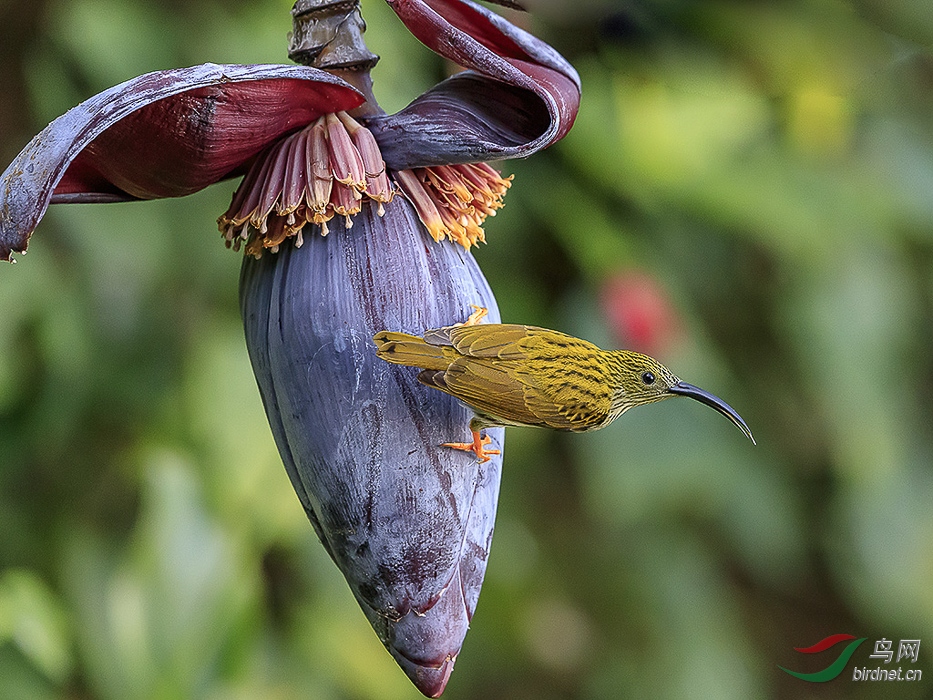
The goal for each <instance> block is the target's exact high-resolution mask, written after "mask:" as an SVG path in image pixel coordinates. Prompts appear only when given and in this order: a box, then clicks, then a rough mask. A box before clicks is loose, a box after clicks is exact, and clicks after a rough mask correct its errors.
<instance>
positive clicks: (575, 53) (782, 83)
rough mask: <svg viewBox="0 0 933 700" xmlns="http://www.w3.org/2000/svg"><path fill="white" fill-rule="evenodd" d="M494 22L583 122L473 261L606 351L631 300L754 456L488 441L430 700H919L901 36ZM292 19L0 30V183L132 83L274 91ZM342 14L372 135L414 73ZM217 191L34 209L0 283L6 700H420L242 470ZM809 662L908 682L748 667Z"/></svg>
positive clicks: (719, 20) (919, 274)
mask: <svg viewBox="0 0 933 700" xmlns="http://www.w3.org/2000/svg"><path fill="white" fill-rule="evenodd" d="M527 4H528V5H529V6H530V7H531V9H532V10H533V11H534V13H535V14H534V15H533V16H532V17H527V16H520V15H515V14H514V13H513V14H510V17H513V18H515V19H516V21H520V22H522V23H524V24H525V25H526V26H527V27H528V28H529V29H531V30H532V31H534V32H535V33H536V34H538V35H540V36H542V37H543V38H545V39H547V40H549V41H551V42H552V43H553V44H554V45H555V46H556V47H557V48H558V49H559V50H561V51H562V52H563V53H564V54H565V55H566V56H567V57H568V58H570V60H571V61H572V62H573V63H574V64H575V65H576V66H577V67H578V69H579V71H580V73H581V76H582V79H583V86H584V93H583V102H582V106H581V110H580V115H579V118H578V121H577V124H576V126H575V127H574V129H573V131H572V132H571V134H570V135H569V136H568V137H567V138H566V139H565V140H564V141H563V142H561V143H560V144H558V145H557V146H556V147H554V148H552V149H550V150H549V151H547V152H545V153H542V154H538V155H536V156H535V157H533V158H531V159H529V160H528V161H521V162H514V163H513V162H509V163H505V164H503V168H504V170H505V171H506V172H514V173H515V174H516V179H515V183H514V186H513V188H512V190H511V192H510V194H509V196H508V198H507V200H506V201H507V204H508V206H507V207H506V208H505V209H503V210H502V211H501V212H500V214H499V216H498V217H496V218H495V219H491V220H490V221H489V222H488V224H487V236H488V240H489V244H488V246H486V247H484V248H483V249H482V250H480V251H479V253H478V258H479V259H480V262H481V264H482V265H483V267H484V270H485V271H486V273H487V275H488V277H489V280H490V282H491V284H492V287H493V289H494V290H496V292H497V296H498V298H499V302H500V306H501V309H502V313H503V317H504V318H506V319H507V320H510V321H516V322H523V323H535V324H539V325H545V326H551V327H555V328H560V329H562V330H566V331H568V332H572V333H576V334H578V335H582V336H584V337H587V338H589V339H591V340H593V341H596V342H599V343H601V344H604V345H606V346H612V345H615V346H622V345H624V346H629V347H633V346H634V347H638V344H639V343H640V342H643V341H644V342H647V341H646V337H647V336H646V335H645V334H646V333H648V335H649V336H650V335H651V331H652V323H657V322H659V321H658V317H657V315H655V314H653V313H648V314H647V316H646V318H644V319H643V320H642V325H641V326H639V327H638V328H636V327H634V326H631V325H629V326H626V325H625V323H621V324H620V323H618V322H616V323H612V322H610V319H613V318H617V316H618V314H616V313H615V312H616V311H619V309H614V308H612V307H613V306H618V305H620V304H621V305H625V304H632V305H634V304H636V303H641V302H638V301H637V298H627V297H625V296H624V295H623V296H621V297H620V296H618V295H616V296H612V295H607V294H606V293H605V290H606V289H607V285H610V284H611V283H612V282H613V281H614V280H616V281H617V280H619V279H632V278H633V276H634V279H641V280H645V279H648V280H651V281H652V284H651V285H649V286H650V289H649V292H650V294H649V296H651V295H653V296H654V297H655V298H654V302H653V303H654V304H655V306H658V307H659V308H663V309H667V313H668V315H669V316H671V317H672V318H673V319H674V322H673V323H674V326H675V327H674V328H673V329H668V330H669V331H670V332H668V333H666V334H660V335H659V334H655V336H652V337H655V338H656V339H657V338H661V339H662V340H663V342H660V341H659V342H660V344H657V343H656V344H655V347H653V348H651V350H652V352H654V353H655V354H657V355H659V356H660V358H661V359H662V360H663V361H665V362H666V363H667V364H668V365H669V366H671V367H673V368H674V369H675V371H677V372H678V374H680V375H681V376H683V377H685V378H686V379H687V380H688V381H691V382H695V383H697V384H699V385H701V386H703V387H705V388H707V389H709V390H711V391H714V392H715V393H717V394H719V395H721V396H723V397H726V398H727V400H729V401H730V403H732V404H733V405H734V406H735V407H736V408H737V409H738V410H739V411H740V412H741V413H742V414H743V416H744V417H745V419H746V420H747V421H748V423H749V425H750V426H751V427H752V428H753V430H754V432H755V435H756V437H757V438H758V443H759V444H758V447H752V446H751V445H750V444H749V443H748V442H747V441H745V440H743V438H742V437H741V435H739V434H738V432H737V431H735V430H734V428H732V427H731V426H729V425H728V423H727V422H726V421H724V420H722V419H721V418H718V417H717V416H715V415H714V414H713V413H712V412H710V411H708V410H706V409H704V408H702V407H700V406H696V405H692V404H690V405H688V403H689V402H665V403H663V404H658V405H656V406H654V407H652V408H650V409H642V410H640V411H636V412H634V413H633V414H631V415H628V416H626V417H625V418H624V419H623V420H622V421H620V422H619V423H618V424H616V425H615V426H613V427H612V428H610V429H608V430H606V431H603V432H600V433H596V434H591V435H585V436H576V435H558V434H551V433H546V432H543V431H541V432H539V431H533V430H523V429H510V430H509V434H508V442H509V445H508V451H507V458H506V466H505V472H504V475H503V484H502V496H501V500H500V509H499V516H498V523H497V530H496V539H495V544H494V546H493V549H492V556H491V559H490V562H489V570H488V573H487V577H486V585H485V587H484V590H483V594H482V596H481V599H480V604H479V608H478V611H477V614H476V617H475V618H474V623H473V629H472V631H471V632H470V634H469V635H468V637H467V641H466V644H465V647H464V651H463V653H462V655H461V657H460V659H459V661H458V664H457V670H456V672H455V673H454V675H453V678H452V681H451V683H450V686H449V688H448V691H447V693H446V695H445V697H448V698H450V699H451V700H456V699H457V698H473V697H485V698H517V699H519V700H520V699H523V698H528V699H531V698H535V699H538V698H541V699H549V698H594V699H596V698H600V699H602V698H623V697H635V698H684V697H704V698H736V699H739V698H742V699H745V698H756V697H761V698H765V697H782V698H799V697H813V698H842V697H846V698H849V697H856V698H861V697H878V696H882V695H885V694H888V696H890V697H904V698H920V697H928V696H929V692H930V691H929V686H930V683H931V682H933V666H931V662H930V659H931V658H933V656H931V654H933V652H931V649H933V517H931V512H933V429H931V426H933V399H931V397H933V197H931V192H933V53H931V51H930V50H929V49H928V47H929V46H930V45H931V44H933V10H931V9H930V7H928V5H927V3H924V2H911V1H910V0H899V1H897V2H890V1H886V0H851V1H850V2H843V1H841V0H787V1H782V2H776V1H775V2H765V3H759V2H740V1H738V0H735V1H731V2H728V1H718V0H717V1H712V2H704V3H693V2H686V1H685V0H630V1H626V2H623V1H622V0H617V1H615V2H613V1H611V0H576V1H575V2H573V3H564V2H562V1H559V0H527ZM289 6H290V3H289V2H286V1H285V0H253V1H252V2H246V0H228V1H227V2H224V3H221V2H218V1H216V0H198V1H197V2H181V1H180V0H170V1H169V2H166V3H162V4H158V5H157V4H153V3H144V2H140V1H139V0H43V1H42V2H37V3H13V2H9V1H8V2H0V20H2V21H0V60H2V65H3V71H2V74H0V87H2V88H3V90H4V95H5V97H4V98H3V99H2V100H0V134H2V135H0V155H2V156H3V162H4V163H6V162H8V161H9V160H10V159H12V157H13V156H14V155H15V153H16V152H17V151H18V150H19V149H20V148H21V147H22V146H23V145H24V144H25V142H26V141H27V140H28V138H29V137H30V136H31V135H32V134H33V133H35V132H37V131H38V130H39V129H40V128H41V127H42V126H43V125H44V124H45V123H46V122H48V121H49V120H51V119H53V118H54V117H56V116H57V115H59V114H60V113H62V112H64V111H65V110H66V109H68V108H69V107H71V106H72V105H73V104H75V103H77V102H79V101H80V100H82V99H84V98H86V97H88V96H89V95H91V94H93V93H95V92H97V91H99V90H101V89H104V88H106V87H109V86H110V85H112V84H114V83H116V82H119V81H121V80H124V79H127V78H130V77H132V76H134V75H136V74H139V73H142V72H146V71H149V70H154V69H158V68H168V67H173V66H180V65H189V64H194V63H200V62H204V61H214V62H281V61H282V60H283V59H284V57H285V33H286V32H287V31H288V29H289V27H290V20H289V15H288V10H289ZM363 6H364V15H365V17H366V19H367V22H368V24H369V31H368V33H367V35H366V36H367V40H368V42H369V44H370V46H371V48H372V49H373V50H374V51H376V52H377V53H379V54H381V55H382V57H383V60H382V62H381V63H380V65H379V67H378V68H377V69H376V71H375V72H374V78H375V82H376V91H377V96H378V97H379V99H380V101H381V102H382V104H383V106H384V107H385V108H386V109H387V110H390V111H392V110H395V109H398V108H400V107H402V106H404V105H405V104H406V103H407V102H408V100H410V99H412V98H413V97H414V96H416V95H417V94H419V93H420V92H422V91H423V90H424V89H426V88H427V87H429V86H430V85H432V84H434V83H435V82H437V80H439V79H440V78H442V77H443V75H444V71H445V70H446V69H447V67H445V66H444V65H443V64H442V63H441V62H440V61H439V60H438V59H436V58H435V57H433V55H432V54H430V52H428V51H427V50H426V49H423V48H422V47H421V46H420V45H419V44H418V43H417V42H416V41H415V40H414V39H412V38H411V37H410V36H409V35H408V33H407V31H406V30H405V29H404V27H402V25H401V24H400V23H399V22H398V21H397V20H396V19H395V17H394V15H393V14H392V13H391V12H390V11H389V10H388V9H387V8H386V7H385V6H384V4H383V3H382V2H380V0H363ZM231 189H232V187H231V186H230V185H219V186H216V187H214V188H211V189H210V190H208V191H206V192H204V193H201V194H198V195H196V196H193V197H189V198H185V199H182V200H177V201H170V202H151V203H140V204H127V205H102V206H82V207H64V208H59V207H53V208H52V209H51V210H50V212H49V214H48V216H47V217H46V219H45V220H44V221H43V223H42V224H41V226H40V228H39V231H38V233H37V237H36V239H35V241H34V242H33V245H32V246H31V248H30V253H29V255H28V256H27V257H26V258H25V259H22V261H21V262H22V264H20V265H17V266H16V267H13V268H9V267H7V268H3V269H0V314H2V323H0V358H2V360H0V532H2V533H3V535H2V537H0V697H3V698H10V699H19V698H22V699H27V698H28V699H40V698H88V699H90V698H94V699H95V700H96V699H100V700H123V699H125V698H134V699H135V698H139V699H146V698H151V699H153V700H156V699H158V700H169V699H173V698H207V699H212V700H213V699H215V698H225V699H228V698H233V699H239V698H243V699H245V698H272V699H281V700H286V699H287V698H347V699H353V700H356V699H361V700H363V699H369V698H373V699H375V698H380V699H382V698H389V699H392V698H415V697H418V694H417V692H416V691H415V690H414V689H413V688H412V687H411V686H410V685H409V683H408V681H407V680H406V679H405V678H404V676H403V675H402V673H401V672H400V671H399V670H398V669H397V668H396V667H395V664H394V662H392V660H391V659H390V657H389V656H388V654H386V653H385V651H384V650H383V649H382V647H381V645H380V644H379V642H378V641H377V639H376V637H375V635H374V634H373V633H372V631H371V630H370V629H369V625H368V624H367V623H366V621H365V619H364V617H363V615H362V613H361V612H360V611H359V609H358V608H357V607H356V604H355V602H354V601H353V599H352V596H351V595H350V592H349V590H348V589H347V587H346V585H345V583H344V582H343V580H342V578H341V577H340V574H339V572H338V571H337V569H336V568H335V567H334V566H333V565H332V564H331V563H330V562H329V560H328V559H327V556H326V554H325V553H324V551H323V549H322V548H321V547H320V546H319V545H318V544H317V542H316V541H315V540H314V535H313V532H312V530H311V528H310V527H309V525H308V523H307V521H306V520H305V517H304V515H303V513H302V511H301V508H300V506H299V504H298V501H297V499H296V498H295V496H294V494H293V493H292V492H291V489H290V486H289V484H288V480H287V478H286V476H285V472H284V470H283V469H282V467H281V465H280V462H279V459H278V456H277V454H276V452H275V448H274V445H273V443H272V440H271V436H270V433H269V429H268V427H267V426H266V424H265V419H264V417H263V414H262V409H261V405H260V401H259V396H258V392H257V391H256V389H255V383H254V380H253V378H252V375H251V373H250V370H249V365H248V361H247V357H246V351H245V346H244V344H243V342H242V339H241V334H242V331H241V329H240V325H239V319H238V311H237V301H236V296H237V295H236V285H237V276H238V266H239V260H238V258H237V256H236V255H234V254H233V253H231V252H229V251H226V250H225V249H224V248H223V246H222V245H221V244H220V239H219V236H218V235H217V234H216V232H215V231H214V226H213V221H214V219H215V218H216V216H217V214H218V213H220V212H222V211H223V210H224V209H225V208H226V205H227V203H228V201H229V195H230V191H231ZM652 290H653V291H652ZM625 310H627V309H625ZM838 632H846V633H850V634H854V635H856V636H859V637H862V636H864V637H867V638H868V640H869V641H868V642H867V643H866V644H865V645H864V647H863V648H862V649H861V650H860V651H859V652H858V653H857V654H856V657H855V658H856V659H857V660H859V659H860V661H859V663H861V664H863V665H864V664H868V662H869V659H868V658H867V656H868V652H867V651H865V650H866V649H868V647H869V646H870V645H871V644H873V643H874V641H875V640H878V639H881V638H882V637H886V638H887V639H893V640H895V642H896V641H897V640H899V639H918V638H919V639H921V640H922V643H921V647H920V663H919V664H918V665H917V668H921V669H923V671H924V675H925V676H928V677H927V678H924V679H923V680H922V681H921V682H919V683H896V684H891V683H888V684H872V683H860V684H857V683H854V682H852V681H851V680H849V678H850V677H851V675H849V674H843V676H842V677H840V678H839V679H837V680H836V681H833V682H831V683H828V684H822V685H820V686H818V687H817V686H816V685H809V684H806V683H804V682H802V681H799V680H797V679H794V678H791V677H790V676H787V675H785V674H783V673H782V672H781V671H780V670H779V669H778V668H777V666H778V665H779V664H780V665H784V666H788V667H790V668H795V669H800V670H804V671H813V670H819V668H822V667H824V666H825V665H828V663H829V661H826V663H823V664H822V665H821V664H820V663H819V662H821V661H824V660H825V659H824V658H823V657H825V656H827V655H830V654H834V652H826V654H824V655H822V656H821V657H820V658H819V659H806V658H803V657H802V656H801V655H798V654H796V652H794V651H793V649H792V648H793V647H795V646H798V647H799V646H807V645H810V644H813V643H814V642H816V641H818V640H819V639H822V638H823V637H825V636H828V635H830V634H833V633H838ZM830 660H831V659H830ZM808 662H812V663H810V665H809V666H807V663H808ZM868 665H876V664H868ZM902 665H904V664H902ZM882 685H884V686H885V687H881V686H882Z"/></svg>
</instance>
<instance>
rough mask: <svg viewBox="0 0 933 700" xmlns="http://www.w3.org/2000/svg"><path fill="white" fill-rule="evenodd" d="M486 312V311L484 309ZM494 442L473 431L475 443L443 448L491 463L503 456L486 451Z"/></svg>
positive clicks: (450, 445) (453, 444) (496, 451)
mask: <svg viewBox="0 0 933 700" xmlns="http://www.w3.org/2000/svg"><path fill="white" fill-rule="evenodd" d="M483 311H485V309H483ZM491 440H492V438H491V437H489V436H488V435H487V436H486V437H482V436H481V434H480V433H479V431H476V430H474V431H473V442H445V443H444V444H442V445H441V447H452V448H453V449H455V450H463V451H464V452H472V453H473V454H475V455H476V458H477V459H478V460H479V463H480V464H482V463H483V462H488V461H489V455H497V454H501V452H500V451H499V450H487V449H485V447H486V445H488V444H489V443H490V441H491Z"/></svg>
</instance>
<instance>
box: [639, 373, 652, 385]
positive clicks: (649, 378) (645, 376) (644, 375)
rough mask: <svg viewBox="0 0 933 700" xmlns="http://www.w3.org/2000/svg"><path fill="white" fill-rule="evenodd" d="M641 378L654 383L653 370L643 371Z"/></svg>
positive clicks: (646, 382) (645, 381)
mask: <svg viewBox="0 0 933 700" xmlns="http://www.w3.org/2000/svg"><path fill="white" fill-rule="evenodd" d="M641 380H642V381H643V382H644V383H645V384H654V374H652V373H651V372H642V373H641Z"/></svg>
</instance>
